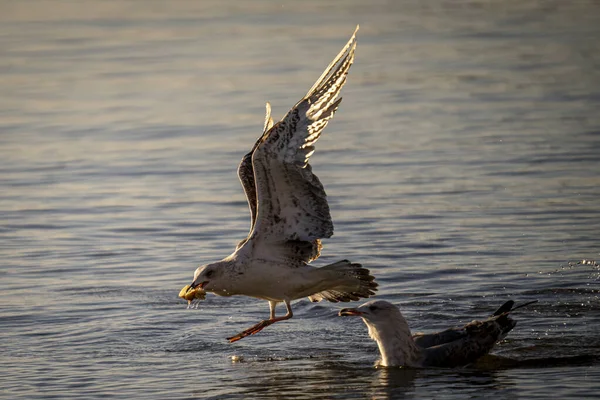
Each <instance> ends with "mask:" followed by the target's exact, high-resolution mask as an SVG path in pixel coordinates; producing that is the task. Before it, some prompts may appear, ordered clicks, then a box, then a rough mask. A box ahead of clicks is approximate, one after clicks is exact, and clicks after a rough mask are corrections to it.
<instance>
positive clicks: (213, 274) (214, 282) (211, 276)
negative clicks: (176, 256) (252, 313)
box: [190, 263, 227, 295]
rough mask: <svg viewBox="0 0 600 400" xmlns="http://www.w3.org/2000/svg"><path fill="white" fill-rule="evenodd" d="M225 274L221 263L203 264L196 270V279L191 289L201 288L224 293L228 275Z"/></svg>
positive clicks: (206, 290)
mask: <svg viewBox="0 0 600 400" xmlns="http://www.w3.org/2000/svg"><path fill="white" fill-rule="evenodd" d="M224 275H225V274H223V268H221V265H220V263H213V264H206V265H201V266H199V267H198V268H196V271H195V272H194V281H193V282H192V284H191V285H190V290H192V289H196V288H200V289H202V290H204V291H205V292H213V293H216V294H220V295H223V294H222V292H224V288H225V287H226V282H225V281H224V278H225V280H226V279H227V277H226V276H225V277H224Z"/></svg>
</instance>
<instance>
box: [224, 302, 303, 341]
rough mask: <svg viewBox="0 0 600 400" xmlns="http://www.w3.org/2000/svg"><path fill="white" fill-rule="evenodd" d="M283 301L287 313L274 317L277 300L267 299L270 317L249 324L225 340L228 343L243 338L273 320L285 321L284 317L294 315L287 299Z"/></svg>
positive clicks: (256, 331)
mask: <svg viewBox="0 0 600 400" xmlns="http://www.w3.org/2000/svg"><path fill="white" fill-rule="evenodd" d="M284 303H285V308H286V309H287V314H285V315H284V316H283V317H275V306H276V305H277V302H276V301H269V310H270V315H269V316H270V318H269V319H265V320H262V321H260V322H259V323H258V324H256V325H254V326H251V327H250V328H248V329H246V330H245V331H242V332H240V333H238V334H237V335H235V336H232V337H229V338H227V340H229V343H233V342H237V341H238V340H240V339H243V338H245V337H246V336H250V335H254V334H255V333H258V332H260V331H262V330H263V329H264V328H266V327H267V326H269V325H273V324H274V323H275V322H279V321H285V320H286V319H290V318H292V317H293V316H294V313H293V312H292V306H291V305H290V302H289V300H284Z"/></svg>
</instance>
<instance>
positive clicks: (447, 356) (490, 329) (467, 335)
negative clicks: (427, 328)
mask: <svg viewBox="0 0 600 400" xmlns="http://www.w3.org/2000/svg"><path fill="white" fill-rule="evenodd" d="M515 325H516V322H515V321H514V320H512V319H511V318H509V317H508V315H507V314H506V313H505V314H502V315H498V316H494V317H491V318H489V319H487V320H485V321H473V322H471V323H469V324H467V325H465V327H464V328H463V332H462V333H463V334H462V335H461V337H460V338H459V339H457V340H454V341H451V342H448V343H444V344H440V345H438V346H433V347H428V348H426V349H423V350H422V353H421V357H422V360H421V363H422V365H426V366H435V367H455V366H459V365H466V364H469V363H472V362H475V361H476V360H477V359H478V358H480V357H482V356H484V355H485V354H487V353H489V351H490V350H492V348H493V347H494V344H496V342H498V341H499V340H501V339H502V338H503V337H504V336H506V334H507V333H508V332H509V331H510V330H512V329H513V328H514V327H515Z"/></svg>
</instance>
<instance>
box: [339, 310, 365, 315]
mask: <svg viewBox="0 0 600 400" xmlns="http://www.w3.org/2000/svg"><path fill="white" fill-rule="evenodd" d="M338 315H339V316H340V317H360V316H362V315H363V312H362V311H358V310H357V309H356V308H342V309H341V310H340V312H339V313H338Z"/></svg>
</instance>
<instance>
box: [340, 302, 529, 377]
mask: <svg viewBox="0 0 600 400" xmlns="http://www.w3.org/2000/svg"><path fill="white" fill-rule="evenodd" d="M535 302H537V300H534V301H531V302H528V303H524V304H521V305H519V306H517V307H514V304H515V303H514V301H512V300H509V301H507V302H506V303H504V304H503V305H502V306H500V308H498V310H496V312H494V314H493V315H492V316H491V317H489V318H487V319H486V320H483V321H473V322H470V323H468V324H466V325H465V326H463V327H456V328H450V329H446V330H444V331H441V332H438V333H433V334H422V333H418V334H415V335H411V332H410V328H409V327H408V323H407V322H406V319H404V317H403V316H402V313H401V312H400V310H399V309H398V307H396V306H395V305H393V304H391V303H389V302H387V301H384V300H373V301H369V302H367V303H365V304H363V305H361V306H360V307H358V308H344V309H342V310H340V312H339V315H340V316H359V317H361V318H362V319H363V321H364V323H365V324H366V325H367V328H368V329H369V336H370V337H371V338H372V339H373V340H375V341H376V342H377V345H378V346H379V352H380V353H381V360H380V362H379V365H381V366H384V367H395V366H406V367H446V368H452V367H460V366H464V365H467V364H470V363H473V362H475V361H476V360H477V359H478V358H480V357H482V356H484V355H486V354H487V353H489V352H490V351H491V350H492V348H493V347H494V345H495V344H496V343H497V342H498V341H500V340H502V339H504V338H505V337H506V335H507V334H508V332H510V331H511V330H512V329H513V328H514V327H515V325H516V324H517V323H516V321H514V320H513V319H511V318H510V317H509V313H511V312H512V311H514V310H516V309H518V308H521V307H525V306H527V305H529V304H532V303H535Z"/></svg>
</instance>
